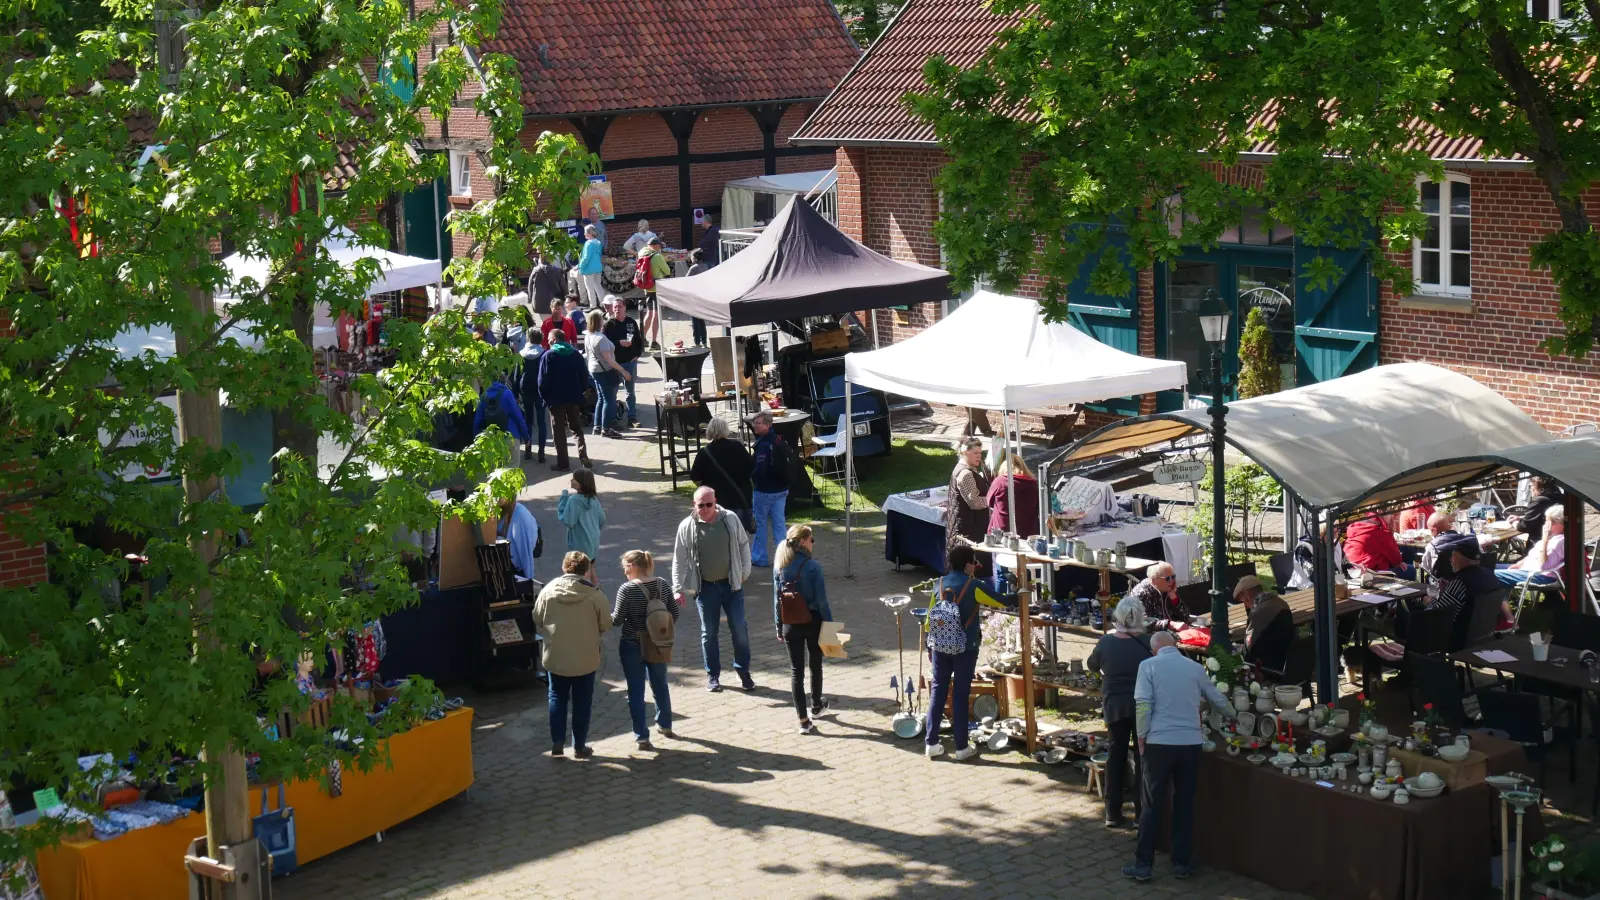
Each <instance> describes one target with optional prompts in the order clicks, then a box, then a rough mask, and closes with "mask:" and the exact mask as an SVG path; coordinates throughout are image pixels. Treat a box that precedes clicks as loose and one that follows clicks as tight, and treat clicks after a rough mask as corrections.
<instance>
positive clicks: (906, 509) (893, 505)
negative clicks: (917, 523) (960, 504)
mask: <svg viewBox="0 0 1600 900" xmlns="http://www.w3.org/2000/svg"><path fill="white" fill-rule="evenodd" d="M948 490H949V487H948V486H946V485H940V486H939V487H936V488H928V496H926V497H920V498H919V497H912V496H911V495H910V494H890V495H889V496H887V497H885V498H884V499H883V511H884V513H885V514H886V515H887V514H888V513H891V512H897V513H901V514H903V515H907V516H910V517H911V518H913V519H921V520H922V521H924V522H927V523H929V524H932V525H943V524H944V510H945V492H946V491H948ZM917 493H921V491H918V492H917Z"/></svg>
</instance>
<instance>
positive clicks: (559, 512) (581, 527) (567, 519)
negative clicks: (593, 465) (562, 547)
mask: <svg viewBox="0 0 1600 900" xmlns="http://www.w3.org/2000/svg"><path fill="white" fill-rule="evenodd" d="M573 491H577V493H576V494H574V493H573ZM556 518H558V519H560V520H561V524H563V525H565V526H567V549H568V550H578V551H581V552H583V553H584V554H585V555H587V556H588V557H589V558H590V559H594V558H595V557H596V556H598V555H599V553H600V529H601V528H604V527H605V524H606V511H605V510H604V509H602V508H601V506H600V498H599V497H597V496H595V489H594V471H593V470H592V469H579V470H577V471H576V472H573V473H572V487H571V489H570V490H564V491H562V492H561V500H560V502H558V503H557V504H556Z"/></svg>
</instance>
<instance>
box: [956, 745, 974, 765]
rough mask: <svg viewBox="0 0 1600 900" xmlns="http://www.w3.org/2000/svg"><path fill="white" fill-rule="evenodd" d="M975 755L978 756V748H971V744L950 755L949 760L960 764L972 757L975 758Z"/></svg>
mask: <svg viewBox="0 0 1600 900" xmlns="http://www.w3.org/2000/svg"><path fill="white" fill-rule="evenodd" d="M977 755H978V748H977V747H974V746H972V745H971V744H968V745H967V746H965V747H963V748H961V749H960V750H957V751H956V752H954V753H952V754H950V758H951V759H953V760H955V761H956V762H961V761H962V760H964V759H971V758H973V757H974V756H977Z"/></svg>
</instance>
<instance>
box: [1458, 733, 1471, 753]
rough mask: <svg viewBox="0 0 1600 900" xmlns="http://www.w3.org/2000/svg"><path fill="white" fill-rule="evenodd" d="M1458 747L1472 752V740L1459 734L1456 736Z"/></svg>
mask: <svg viewBox="0 0 1600 900" xmlns="http://www.w3.org/2000/svg"><path fill="white" fill-rule="evenodd" d="M1456 746H1457V747H1460V748H1462V749H1463V750H1470V749H1472V739H1471V738H1469V737H1467V736H1466V735H1464V734H1458V735H1456Z"/></svg>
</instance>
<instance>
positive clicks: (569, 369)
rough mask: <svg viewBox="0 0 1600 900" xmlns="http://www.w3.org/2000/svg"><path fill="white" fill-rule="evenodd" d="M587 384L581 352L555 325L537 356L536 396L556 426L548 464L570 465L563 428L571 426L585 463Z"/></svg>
mask: <svg viewBox="0 0 1600 900" xmlns="http://www.w3.org/2000/svg"><path fill="white" fill-rule="evenodd" d="M588 384H589V366H588V365H587V364H586V363H585V362H584V360H583V354H582V353H579V352H578V350H577V348H575V347H573V346H572V344H570V343H568V342H567V335H566V334H565V333H564V332H563V331H562V330H561V329H559V328H554V329H551V331H550V349H549V351H548V352H546V353H545V354H544V355H543V356H541V357H539V396H540V397H543V398H544V405H545V407H546V408H547V409H549V410H550V420H551V421H552V422H554V423H555V427H556V439H555V444H556V461H555V464H554V465H552V466H551V467H550V468H552V469H554V470H556V471H557V472H565V471H567V470H569V469H571V468H572V466H571V464H570V463H569V462H568V461H567V429H569V428H570V429H572V433H573V435H574V436H575V437H576V438H577V440H578V462H579V463H581V464H582V465H583V467H584V468H586V469H589V468H593V466H592V465H590V463H589V445H588V444H587V443H586V442H585V441H584V437H583V389H584V388H585V387H586V386H587V385H588Z"/></svg>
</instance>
